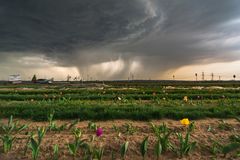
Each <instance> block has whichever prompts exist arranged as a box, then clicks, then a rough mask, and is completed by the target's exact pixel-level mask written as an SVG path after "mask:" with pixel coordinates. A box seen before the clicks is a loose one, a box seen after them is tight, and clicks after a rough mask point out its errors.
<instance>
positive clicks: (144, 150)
mask: <svg viewBox="0 0 240 160" xmlns="http://www.w3.org/2000/svg"><path fill="white" fill-rule="evenodd" d="M147 148H148V137H145V138H144V140H143V141H142V143H141V146H140V150H141V154H142V157H145V155H146V153H147Z"/></svg>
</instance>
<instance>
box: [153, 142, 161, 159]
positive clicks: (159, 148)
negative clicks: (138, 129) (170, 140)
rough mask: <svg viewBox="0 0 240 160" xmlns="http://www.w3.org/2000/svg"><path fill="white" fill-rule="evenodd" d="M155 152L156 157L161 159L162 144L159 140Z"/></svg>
mask: <svg viewBox="0 0 240 160" xmlns="http://www.w3.org/2000/svg"><path fill="white" fill-rule="evenodd" d="M154 152H155V155H156V156H157V158H159V157H160V155H161V154H162V144H161V142H160V141H159V140H158V141H157V143H156V145H155V147H154Z"/></svg>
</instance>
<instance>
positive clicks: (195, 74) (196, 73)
mask: <svg viewBox="0 0 240 160" xmlns="http://www.w3.org/2000/svg"><path fill="white" fill-rule="evenodd" d="M197 76H198V75H197V73H195V77H196V81H197V80H198V77H197Z"/></svg>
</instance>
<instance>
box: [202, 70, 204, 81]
mask: <svg viewBox="0 0 240 160" xmlns="http://www.w3.org/2000/svg"><path fill="white" fill-rule="evenodd" d="M202 80H203V81H204V72H202Z"/></svg>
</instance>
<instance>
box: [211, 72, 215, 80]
mask: <svg viewBox="0 0 240 160" xmlns="http://www.w3.org/2000/svg"><path fill="white" fill-rule="evenodd" d="M211 77H212V81H213V80H214V74H213V73H212V74H211Z"/></svg>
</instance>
